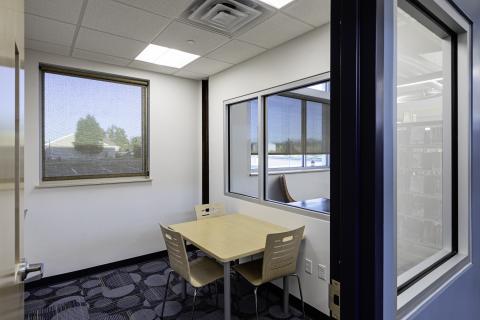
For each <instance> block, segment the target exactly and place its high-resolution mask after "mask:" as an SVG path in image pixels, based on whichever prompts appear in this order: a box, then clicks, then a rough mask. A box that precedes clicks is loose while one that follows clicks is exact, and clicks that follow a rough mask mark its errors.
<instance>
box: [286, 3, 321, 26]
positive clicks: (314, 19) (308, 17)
mask: <svg viewBox="0 0 480 320" xmlns="http://www.w3.org/2000/svg"><path fill="white" fill-rule="evenodd" d="M282 11H283V12H285V13H288V14H289V15H291V16H293V17H295V18H297V19H300V20H302V21H305V22H306V23H309V24H311V25H314V26H316V27H319V26H321V25H324V24H325V23H328V22H330V0H297V1H294V2H292V3H291V4H289V5H287V6H285V7H284V8H282Z"/></svg>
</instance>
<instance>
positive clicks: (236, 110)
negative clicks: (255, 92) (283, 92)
mask: <svg viewBox="0 0 480 320" xmlns="http://www.w3.org/2000/svg"><path fill="white" fill-rule="evenodd" d="M227 112H228V114H227V118H228V171H229V174H228V192H231V193H234V194H239V195H244V196H249V197H254V198H258V188H259V187H258V99H252V100H248V101H243V102H239V103H234V104H231V105H228V106H227Z"/></svg>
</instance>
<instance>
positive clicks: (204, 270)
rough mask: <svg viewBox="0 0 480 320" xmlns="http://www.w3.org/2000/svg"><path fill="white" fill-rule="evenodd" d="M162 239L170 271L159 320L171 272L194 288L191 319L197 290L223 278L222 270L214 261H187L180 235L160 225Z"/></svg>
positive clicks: (193, 313) (161, 317)
mask: <svg viewBox="0 0 480 320" xmlns="http://www.w3.org/2000/svg"><path fill="white" fill-rule="evenodd" d="M160 228H161V230H162V234H163V238H164V240H165V244H166V246H167V252H168V259H169V260H170V267H171V268H172V270H171V271H170V272H169V273H168V277H167V284H166V286H167V287H166V289H165V296H164V298H163V306H162V313H161V316H160V319H163V312H164V309H165V302H166V300H167V294H168V290H169V284H170V276H171V275H172V273H173V272H175V273H177V274H178V275H179V276H180V277H182V278H184V279H185V280H186V281H188V283H190V284H191V285H192V287H193V288H194V292H193V306H192V319H193V318H194V315H195V301H196V298H197V293H198V289H199V288H201V287H204V286H206V285H209V284H211V283H213V282H215V285H216V286H217V280H219V279H221V278H223V268H222V266H220V265H219V264H218V263H217V262H216V261H215V260H213V259H210V258H207V257H201V258H198V259H195V260H193V261H191V262H189V261H188V256H187V250H186V248H185V241H184V240H183V237H182V235H181V234H180V233H178V232H175V231H173V230H171V229H169V228H167V227H165V226H163V225H160ZM216 294H217V304H218V286H217V290H216Z"/></svg>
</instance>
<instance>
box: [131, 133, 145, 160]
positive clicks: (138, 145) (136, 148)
mask: <svg viewBox="0 0 480 320" xmlns="http://www.w3.org/2000/svg"><path fill="white" fill-rule="evenodd" d="M130 150H131V151H133V156H134V157H135V158H141V157H142V156H143V151H142V150H143V143H142V137H133V138H132V139H130Z"/></svg>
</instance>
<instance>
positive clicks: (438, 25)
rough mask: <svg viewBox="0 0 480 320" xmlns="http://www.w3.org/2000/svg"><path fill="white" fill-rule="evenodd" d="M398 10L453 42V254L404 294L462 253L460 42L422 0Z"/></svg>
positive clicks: (402, 0)
mask: <svg viewBox="0 0 480 320" xmlns="http://www.w3.org/2000/svg"><path fill="white" fill-rule="evenodd" d="M398 7H399V8H401V9H402V10H404V11H405V12H407V13H408V14H409V15H411V16H412V17H414V18H415V20H417V21H418V22H420V23H421V24H422V25H424V26H425V27H426V28H428V29H429V30H430V31H432V32H433V33H435V34H437V35H444V34H447V35H448V36H449V37H450V39H451V76H452V78H451V136H452V140H451V143H452V145H451V147H452V152H451V167H452V172H451V179H452V188H451V192H452V195H451V201H452V212H451V218H452V220H451V224H452V225H451V233H452V234H451V237H452V239H451V251H450V252H449V253H448V254H446V255H445V256H443V257H442V258H440V259H438V260H437V261H436V262H434V263H433V264H431V265H430V266H429V267H427V268H425V269H423V270H422V271H420V272H419V273H417V274H416V275H415V276H413V277H412V278H410V279H409V280H407V281H405V282H404V283H402V284H401V285H400V286H398V287H397V295H400V294H401V293H403V292H404V291H406V290H407V289H409V288H410V287H412V286H413V285H415V284H416V283H417V282H418V281H420V280H421V279H423V278H424V277H426V276H427V275H428V274H430V273H431V272H432V271H434V270H435V269H437V268H438V267H439V266H441V265H442V264H444V263H445V262H447V261H448V260H450V259H451V258H453V257H454V256H456V255H457V254H458V110H457V109H458V39H457V33H456V32H455V31H453V30H452V29H451V28H450V27H448V26H447V25H446V24H445V23H444V22H443V21H442V20H440V19H439V18H438V17H437V16H436V15H435V14H434V13H433V12H431V11H430V10H429V9H428V8H427V7H425V6H424V5H423V4H422V3H420V2H419V1H418V0H399V1H398Z"/></svg>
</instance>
